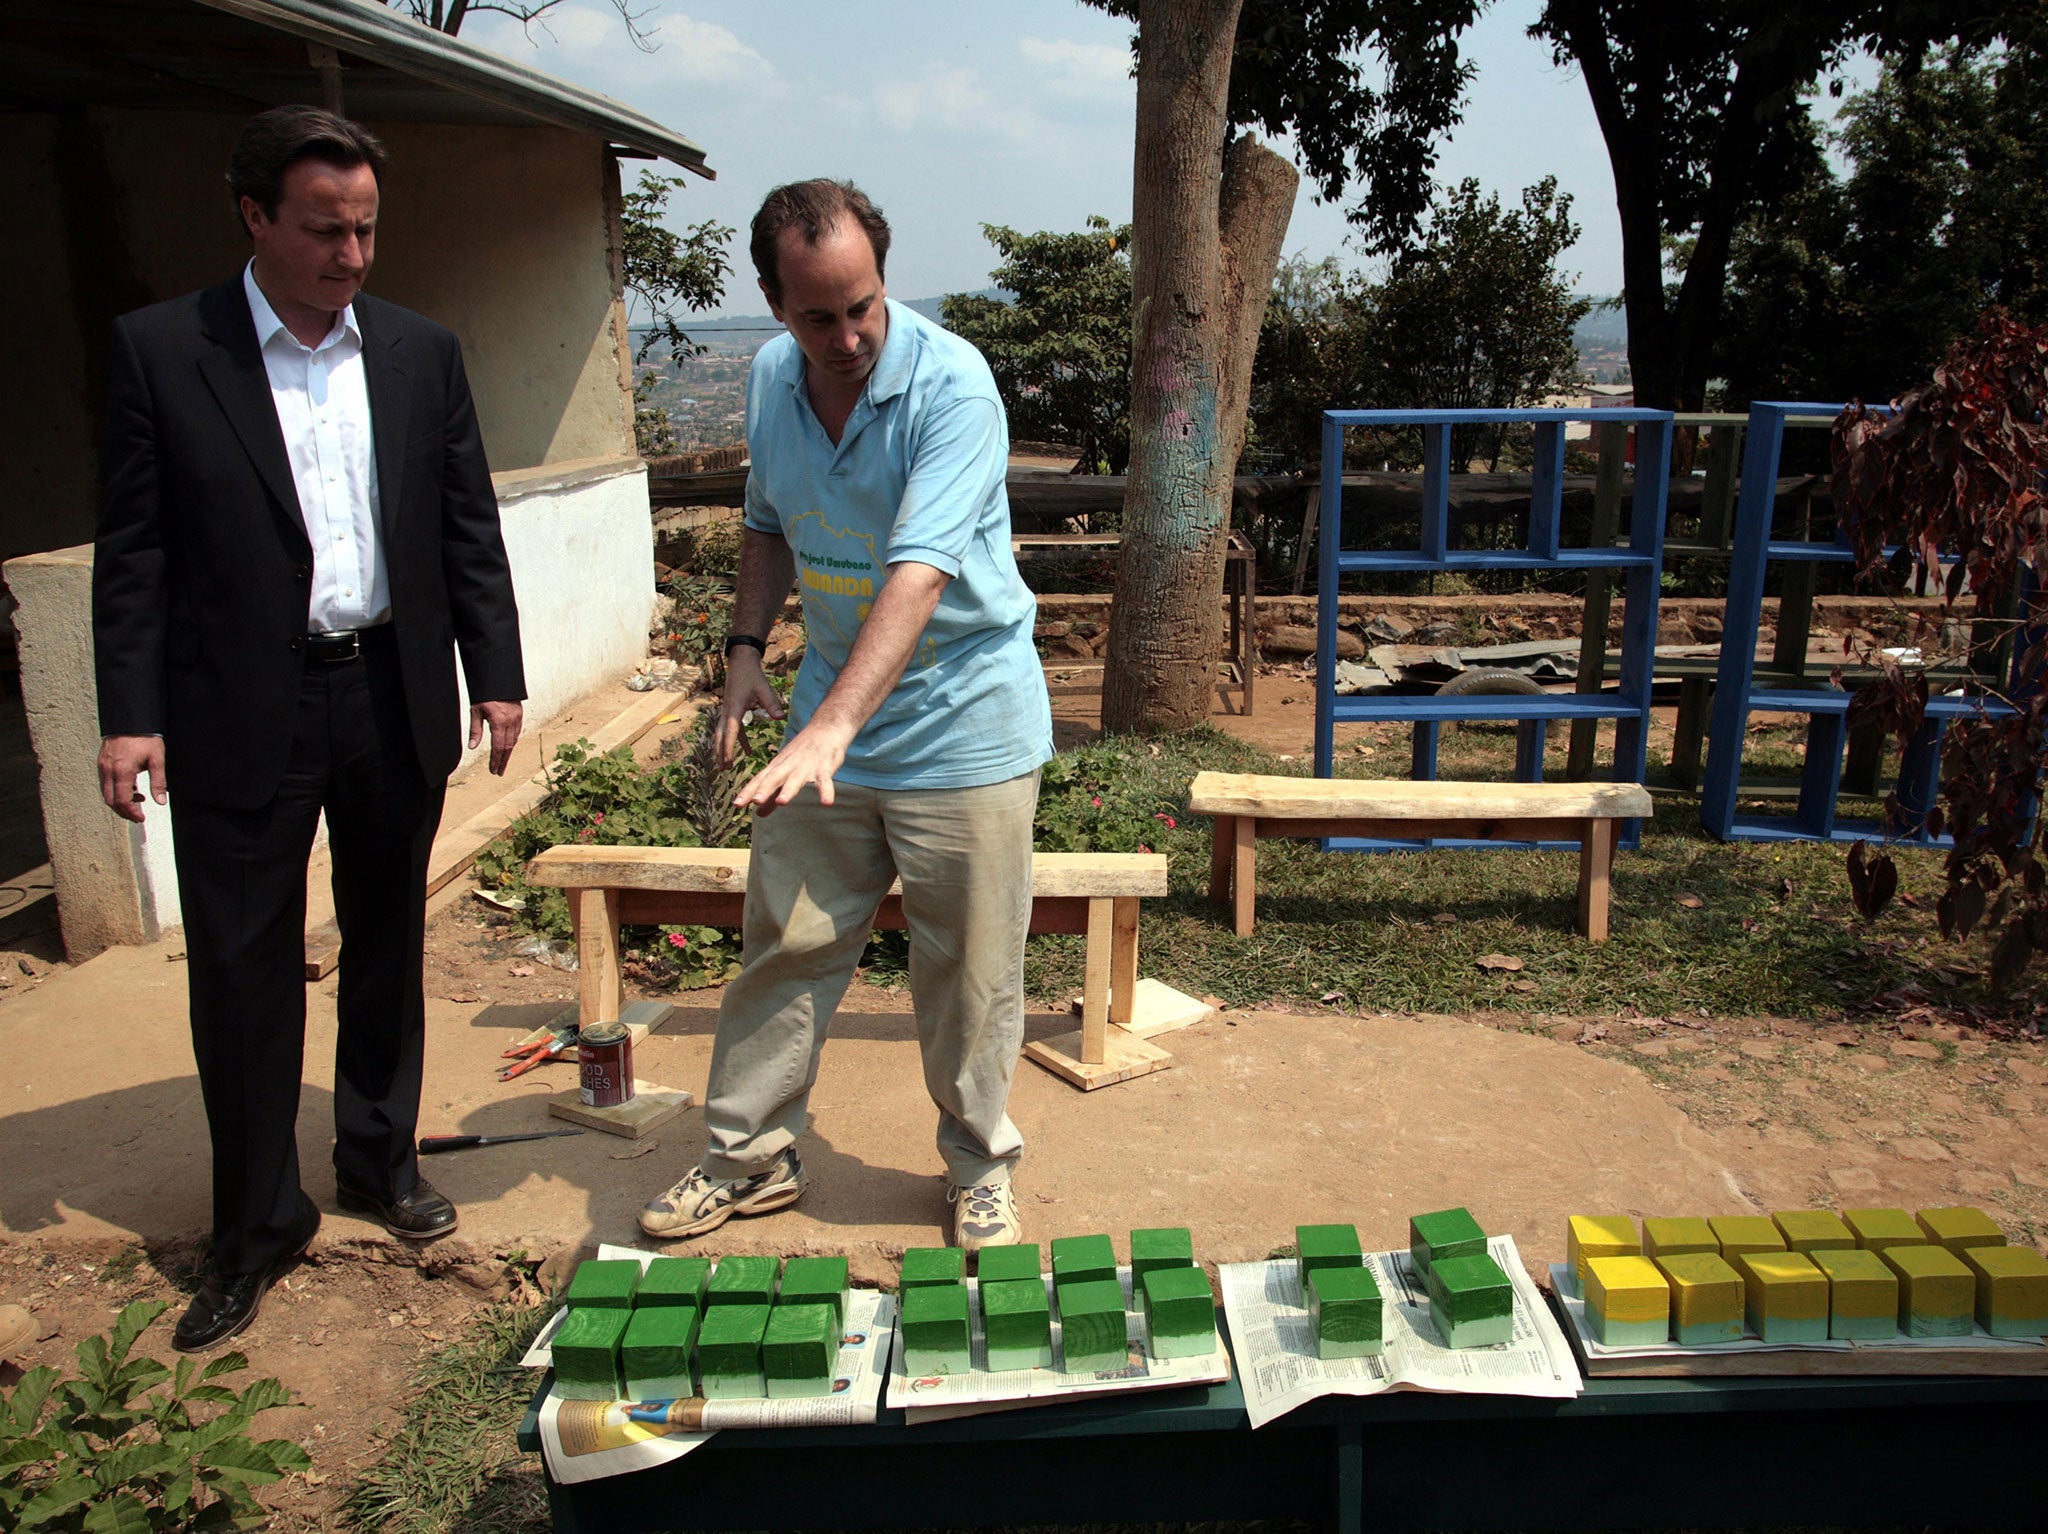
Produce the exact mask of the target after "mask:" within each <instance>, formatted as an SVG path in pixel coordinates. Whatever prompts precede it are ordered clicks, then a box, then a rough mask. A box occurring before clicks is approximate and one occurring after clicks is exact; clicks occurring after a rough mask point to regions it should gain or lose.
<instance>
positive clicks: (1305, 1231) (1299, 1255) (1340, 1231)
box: [1294, 1225, 1365, 1295]
mask: <svg viewBox="0 0 2048 1534" xmlns="http://www.w3.org/2000/svg"><path fill="white" fill-rule="evenodd" d="M1294 1254H1295V1255H1294V1279H1295V1282H1296V1283H1298V1284H1300V1285H1301V1288H1302V1293H1303V1294H1304V1295H1306V1294H1307V1292H1308V1276H1309V1274H1311V1273H1314V1272H1317V1271H1319V1270H1320V1269H1323V1268H1355V1267H1358V1266H1360V1265H1361V1264H1362V1263H1364V1261H1365V1253H1364V1251H1363V1250H1362V1249H1361V1248H1360V1247H1359V1244H1358V1227H1357V1226H1355V1225H1297V1226H1295V1227H1294Z"/></svg>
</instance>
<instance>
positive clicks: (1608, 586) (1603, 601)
mask: <svg viewBox="0 0 2048 1534" xmlns="http://www.w3.org/2000/svg"><path fill="white" fill-rule="evenodd" d="M1595 430H1596V431H1597V432H1598V434H1599V437H1600V460H1599V464H1600V466H1599V470H1598V474H1597V477H1596V478H1595V480H1594V482H1593V531H1592V534H1591V537H1590V539H1589V542H1590V544H1591V546H1592V547H1593V548H1596V549H1604V548H1606V547H1607V546H1608V545H1609V544H1610V543H1612V542H1614V529H1615V527H1616V526H1617V525H1618V524H1619V522H1620V520H1621V517H1620V511H1621V480H1622V474H1623V472H1624V471H1625V470H1626V469H1627V467H1628V464H1627V462H1626V459H1627V457H1628V428H1627V427H1626V426H1599V427H1596V428H1595ZM1646 467H1647V466H1644V465H1639V466H1638V469H1637V472H1639V473H1641V472H1644V470H1645V469H1646ZM1613 600H1614V585H1613V580H1612V578H1611V577H1610V576H1609V575H1608V573H1607V572H1606V571H1605V570H1588V571H1587V572H1586V606H1585V610H1584V612H1583V613H1582V614H1581V616H1580V620H1579V677H1578V682H1577V684H1576V685H1575V686H1574V688H1573V691H1575V692H1580V693H1597V692H1599V691H1600V688H1601V684H1602V683H1603V682H1604V681H1605V680H1606V675H1607V618H1608V612H1609V610H1610V608H1611V607H1612V605H1613ZM1599 734H1600V721H1599V720H1597V719H1574V720H1573V721H1572V738H1571V747H1570V749H1569V750H1568V751H1567V752H1566V754H1565V762H1564V775H1565V777H1566V778H1567V779H1568V780H1569V781H1571V782H1574V783H1580V782H1584V781H1585V780H1586V779H1587V778H1590V777H1591V776H1592V775H1593V747H1594V744H1595V742H1596V741H1597V739H1598V737H1599Z"/></svg>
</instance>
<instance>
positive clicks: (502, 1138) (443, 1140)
mask: <svg viewBox="0 0 2048 1534" xmlns="http://www.w3.org/2000/svg"><path fill="white" fill-rule="evenodd" d="M582 1133H583V1131H582V1130H580V1129H543V1130H539V1131H537V1132H536V1133H534V1134H525V1135H422V1136H420V1154H421V1155H422V1156H438V1155H440V1154H441V1152H442V1151H452V1150H468V1149H469V1148H470V1147H471V1146H472V1145H510V1144H511V1143H512V1142H513V1141H514V1140H558V1139H560V1138H561V1137H562V1136H563V1135H580V1134H582Z"/></svg>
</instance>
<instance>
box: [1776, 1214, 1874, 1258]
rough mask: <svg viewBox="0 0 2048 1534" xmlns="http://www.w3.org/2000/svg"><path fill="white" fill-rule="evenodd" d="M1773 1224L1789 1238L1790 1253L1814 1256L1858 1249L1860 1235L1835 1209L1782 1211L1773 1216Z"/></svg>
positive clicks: (1787, 1243) (1788, 1248) (1787, 1248)
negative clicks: (1817, 1253)
mask: <svg viewBox="0 0 2048 1534" xmlns="http://www.w3.org/2000/svg"><path fill="white" fill-rule="evenodd" d="M1771 1223H1772V1224H1773V1225H1775V1226H1777V1227H1778V1234H1780V1235H1781V1236H1783V1237H1784V1238H1785V1248H1786V1250H1787V1251H1793V1252H1806V1253H1808V1254H1811V1253H1814V1252H1848V1251H1854V1250H1855V1248H1856V1233H1855V1232H1854V1231H1853V1230H1851V1229H1849V1227H1848V1226H1847V1225H1845V1224H1844V1223H1843V1222H1842V1217H1841V1216H1840V1215H1838V1214H1836V1213H1835V1212H1834V1211H1833V1210H1832V1209H1780V1210H1778V1211H1777V1212H1776V1213H1774V1214H1773V1215H1772V1216H1771Z"/></svg>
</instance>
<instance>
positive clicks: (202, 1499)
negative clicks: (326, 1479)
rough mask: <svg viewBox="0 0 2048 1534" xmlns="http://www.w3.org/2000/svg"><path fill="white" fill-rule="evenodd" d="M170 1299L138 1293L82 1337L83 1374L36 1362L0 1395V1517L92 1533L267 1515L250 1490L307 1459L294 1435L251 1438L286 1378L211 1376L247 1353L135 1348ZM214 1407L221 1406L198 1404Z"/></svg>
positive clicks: (285, 1397) (305, 1464) (28, 1525)
mask: <svg viewBox="0 0 2048 1534" xmlns="http://www.w3.org/2000/svg"><path fill="white" fill-rule="evenodd" d="M165 1308H166V1307H165V1305H164V1302H163V1301H161V1300H137V1301H136V1302H135V1303H134V1304H132V1305H129V1306H128V1307H127V1308H126V1309H124V1310H123V1311H122V1312H121V1314H120V1315H119V1316H118V1317H117V1318H116V1319H115V1321H114V1327H113V1331H112V1333H111V1335H110V1336H109V1337H97V1336H95V1337H88V1338H86V1339H85V1340H84V1341H83V1342H81V1343H79V1344H78V1349H77V1357H78V1371H79V1372H78V1375H77V1377H76V1378H73V1379H63V1378H60V1377H59V1376H58V1373H57V1371H56V1370H55V1369H52V1368H48V1367H43V1368H37V1369H31V1370H29V1371H28V1373H27V1374H25V1375H23V1376H22V1379H21V1382H20V1383H19V1384H18V1385H16V1386H15V1387H14V1389H13V1390H12V1391H10V1392H9V1393H8V1394H7V1396H6V1397H5V1398H4V1399H0V1526H4V1527H7V1528H22V1529H50V1530H80V1531H86V1530H90V1531H94V1534H145V1531H148V1530H153V1529H188V1528H189V1529H226V1528H236V1529H250V1528H256V1527H258V1526H260V1525H261V1524H263V1523H265V1522H267V1521H268V1520H269V1517H270V1514H269V1512H268V1510H267V1509H266V1508H265V1507H264V1506H263V1504H262V1503H260V1502H258V1501H257V1500H256V1490H255V1489H256V1488H257V1487H258V1486H265V1485H268V1484H270V1483H271V1482H273V1481H277V1480H281V1479H283V1478H284V1477H285V1476H287V1475H291V1474H294V1473H295V1472H297V1471H301V1470H306V1469H308V1468H310V1467H311V1465H312V1461H311V1460H310V1459H309V1458H307V1456H306V1451H305V1450H303V1449H301V1448H300V1447H299V1446H298V1445H297V1444H295V1443H293V1442H292V1441H291V1440H290V1439H288V1438H270V1439H263V1440H257V1439H253V1438H251V1437H250V1436H249V1424H250V1423H251V1422H252V1421H253V1420H254V1419H255V1417H256V1414H257V1413H258V1412H263V1411H268V1410H270V1409H271V1408H272V1407H275V1406H284V1405H287V1404H289V1402H290V1400H291V1396H290V1393H289V1392H288V1391H287V1390H286V1389H285V1388H284V1386H283V1385H282V1384H281V1383H279V1382H278V1381H277V1380H275V1379H268V1378H266V1379H260V1380H257V1381H256V1382H255V1383H254V1384H252V1385H250V1386H248V1387H247V1388H246V1389H244V1390H242V1391H240V1392H239V1393H238V1392H236V1391H233V1390H230V1389H229V1388H228V1387H227V1386H225V1385H221V1384H216V1383H214V1382H215V1381H217V1380H219V1379H221V1378H223V1377H224V1376H226V1375H230V1374H235V1373H238V1372H239V1371H241V1370H243V1369H246V1368H248V1367H249V1360H248V1359H247V1358H246V1357H244V1356H243V1355H242V1354H240V1353H225V1354H222V1355H221V1356H220V1357H219V1358H216V1359H214V1360H213V1361H212V1362H211V1363H208V1364H207V1365H205V1367H204V1368H202V1367H201V1366H200V1364H199V1361H198V1360H197V1359H194V1358H183V1359H180V1360H179V1361H178V1367H177V1371H176V1373H173V1372H172V1371H171V1370H170V1369H169V1368H167V1367H166V1366H165V1365H163V1364H160V1363H158V1362H157V1361H156V1360H155V1359H153V1358H131V1357H129V1353H130V1350H131V1349H132V1348H133V1347H134V1346H135V1340H136V1338H138V1337H140V1336H141V1335H142V1333H143V1332H144V1331H145V1330H147V1329H148V1327H149V1324H150V1323H151V1322H152V1321H154V1320H155V1319H156V1318H157V1317H158V1316H160V1315H162V1314H163V1312H164V1310H165ZM166 1382H168V1385H167V1388H160V1387H166ZM212 1407H218V1408H219V1410H218V1411H217V1412H209V1411H206V1410H203V1409H204V1408H212ZM194 1408H202V1410H199V1411H195V1410H194Z"/></svg>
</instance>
